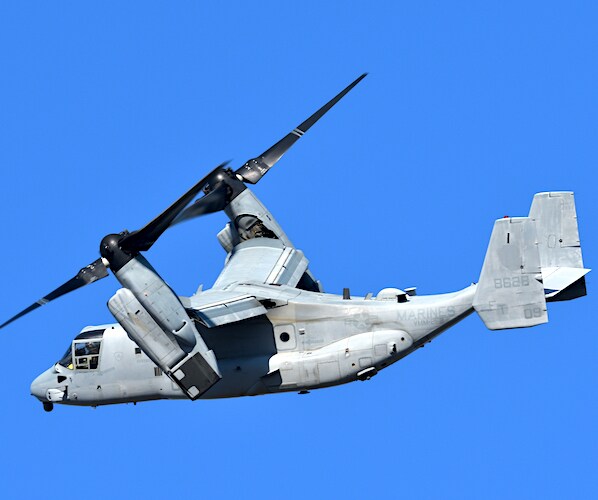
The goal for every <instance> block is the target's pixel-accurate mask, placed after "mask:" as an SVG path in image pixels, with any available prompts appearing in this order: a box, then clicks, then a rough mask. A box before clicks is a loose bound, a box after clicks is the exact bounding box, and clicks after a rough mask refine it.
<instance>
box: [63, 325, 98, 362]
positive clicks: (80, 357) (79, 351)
mask: <svg viewBox="0 0 598 500" xmlns="http://www.w3.org/2000/svg"><path fill="white" fill-rule="evenodd" d="M103 337H104V330H103V329H102V330H87V331H85V332H83V333H80V334H79V335H77V336H76V337H75V340H74V342H73V343H72V344H71V346H70V347H69V349H68V350H67V351H66V352H65V353H64V356H62V358H61V359H60V361H59V362H58V364H59V365H61V366H64V367H65V368H68V369H69V370H72V369H73V368H76V369H77V370H95V369H96V368H97V367H98V364H99V361H100V346H101V344H102V338H103ZM73 355H74V357H73Z"/></svg>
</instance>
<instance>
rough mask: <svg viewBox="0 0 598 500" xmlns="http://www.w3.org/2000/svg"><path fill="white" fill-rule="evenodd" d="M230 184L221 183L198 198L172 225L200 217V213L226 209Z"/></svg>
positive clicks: (204, 213)
mask: <svg viewBox="0 0 598 500" xmlns="http://www.w3.org/2000/svg"><path fill="white" fill-rule="evenodd" d="M227 192H228V186H227V185H226V184H225V183H221V184H219V185H218V186H217V187H216V188H214V190H213V191H210V192H209V193H208V194H206V195H205V196H204V197H202V198H200V199H199V200H197V201H196V202H195V203H193V204H192V205H191V206H189V207H187V208H186V209H185V210H183V211H182V212H181V213H180V214H179V216H178V217H177V218H176V219H175V220H174V221H173V222H172V224H171V225H172V226H174V225H175V224H178V223H179V222H183V221H186V220H188V219H193V218H194V217H199V216H200V215H206V214H211V213H214V212H220V210H224V209H225V208H226V206H227V205H228V199H227Z"/></svg>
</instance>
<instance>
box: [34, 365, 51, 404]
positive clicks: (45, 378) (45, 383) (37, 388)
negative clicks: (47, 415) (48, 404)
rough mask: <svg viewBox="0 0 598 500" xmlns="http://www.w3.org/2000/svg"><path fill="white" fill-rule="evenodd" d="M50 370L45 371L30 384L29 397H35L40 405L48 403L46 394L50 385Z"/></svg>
mask: <svg viewBox="0 0 598 500" xmlns="http://www.w3.org/2000/svg"><path fill="white" fill-rule="evenodd" d="M50 371H51V369H50V370H46V371H45V372H44V373H42V374H41V375H39V376H38V377H37V378H36V379H35V380H34V381H33V382H31V395H32V396H35V397H36V398H37V399H39V400H40V401H41V402H42V403H43V402H45V401H48V397H47V393H48V389H49V388H50V385H51V377H52V374H51V373H50Z"/></svg>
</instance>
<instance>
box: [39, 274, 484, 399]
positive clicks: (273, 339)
mask: <svg viewBox="0 0 598 500" xmlns="http://www.w3.org/2000/svg"><path fill="white" fill-rule="evenodd" d="M255 288H256V287H255V286H251V285H240V286H237V287H236V290H235V291H239V292H245V293H249V294H251V293H257V295H260V294H263V293H264V289H265V288H275V291H271V292H270V295H273V294H275V296H276V297H277V304H283V305H279V306H275V307H272V308H270V309H268V311H267V314H265V315H261V316H258V317H254V318H250V319H247V320H243V321H240V322H236V323H229V324H226V325H223V326H218V327H212V328H207V327H205V326H203V325H202V324H201V323H200V322H199V321H197V322H196V326H197V327H198V330H199V331H200V333H201V335H202V337H203V338H204V339H205V342H206V344H207V345H208V347H209V348H210V349H212V350H213V351H214V353H215V355H216V358H217V360H218V365H219V367H220V372H221V375H222V379H221V380H220V381H219V382H218V383H216V384H215V385H214V386H213V387H212V388H210V389H209V390H208V391H207V392H206V393H205V394H203V395H202V396H201V397H200V399H215V398H228V397H239V396H255V395H260V394H268V393H276V392H285V391H297V392H301V391H306V390H311V389H316V388H321V387H329V386H334V385H339V384H344V383H347V382H352V381H355V380H366V379H368V378H370V377H371V376H373V375H375V374H376V373H377V372H378V371H380V370H382V369H383V368H386V367H388V366H389V365H391V364H392V363H394V362H396V361H398V360H399V359H401V358H403V357H405V356H406V355H407V354H410V353H411V352H413V351H414V350H415V349H417V348H419V347H421V346H422V345H423V344H424V343H425V342H427V341H429V340H431V339H432V338H433V337H435V336H436V335H438V334H440V333H441V332H443V331H444V330H445V329H447V328H448V327H450V326H452V325H454V324H455V323H457V322H458V321H460V320H461V319H463V318H464V317H466V316H467V315H469V314H470V313H471V312H472V311H473V309H472V300H473V295H474V292H475V285H472V286H470V287H468V288H466V289H464V290H461V291H459V292H454V293H448V294H442V295H430V296H421V297H417V296H414V297H410V296H405V295H403V297H404V299H403V300H405V301H404V302H397V300H398V296H397V295H395V294H394V293H393V289H389V290H390V292H389V291H388V290H383V291H382V292H381V293H380V294H379V295H378V297H377V298H374V299H371V298H363V297H355V298H352V299H349V300H347V299H343V297H342V296H338V295H331V294H326V293H317V292H308V291H304V290H299V289H297V288H292V287H287V286H276V287H272V286H269V285H261V286H259V287H258V288H259V289H260V290H257V291H256V290H255ZM397 292H398V291H397ZM182 300H183V303H185V299H184V298H183V299H182ZM188 312H189V314H190V316H191V317H193V310H192V309H188ZM94 342H95V343H96V344H97V345H96V346H95V349H96V351H97V353H96V352H95V351H94V352H93V353H90V352H86V350H85V349H86V347H85V346H86V345H88V346H91V347H93V345H92V344H93V343H94ZM98 343H99V344H98ZM70 356H71V357H70V360H69V355H68V353H67V355H66V356H65V358H63V360H61V361H60V362H58V363H56V364H55V365H54V366H53V367H51V368H50V369H48V370H47V371H45V372H44V373H42V374H41V375H40V376H39V377H38V378H36V379H35V381H34V382H33V383H32V385H31V393H32V394H33V395H34V396H36V397H37V398H38V399H40V400H41V401H42V402H56V403H62V404H70V405H83V406H98V405H104V404H114V403H128V402H138V401H148V400H155V399H186V396H185V395H184V393H183V392H182V391H181V389H180V388H179V387H178V386H177V385H176V384H175V383H174V382H172V381H171V380H170V379H169V378H168V377H167V376H166V375H165V374H164V373H162V371H161V370H160V368H158V367H157V366H156V365H155V364H154V363H153V362H152V361H151V360H150V359H149V358H148V357H147V356H146V355H145V354H144V353H143V352H142V351H141V349H139V347H138V346H137V345H136V344H135V343H134V342H133V341H132V340H130V339H129V337H128V336H127V334H126V332H125V331H124V330H123V328H122V327H121V326H120V325H119V324H113V325H103V326H101V327H87V328H85V329H83V331H82V332H81V334H80V335H79V336H78V337H77V338H76V339H75V340H74V341H73V344H72V346H71V350H70ZM94 356H96V357H95V359H94ZM90 360H91V362H90ZM69 361H70V362H69Z"/></svg>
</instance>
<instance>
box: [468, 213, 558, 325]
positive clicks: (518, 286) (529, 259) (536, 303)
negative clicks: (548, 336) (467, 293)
mask: <svg viewBox="0 0 598 500" xmlns="http://www.w3.org/2000/svg"><path fill="white" fill-rule="evenodd" d="M539 279H541V268H540V255H539V252H538V247H537V245H536V229H535V225H534V222H533V220H532V219H530V218H529V217H513V218H505V219H499V220H497V221H496V222H495V223H494V229H493V230H492V236H491V237H490V244H489V245H488V250H487V252H486V258H485V259H484V265H483V267H482V273H481V275H480V281H479V283H478V286H477V289H476V293H475V296H474V299H473V307H474V309H475V310H476V311H477V312H478V314H479V315H480V317H481V318H482V321H483V322H484V323H485V324H486V326H487V327H488V328H489V329H490V330H503V329H505V328H523V327H527V326H535V325H539V324H541V323H546V322H548V314H547V312H546V299H545V298H544V287H543V286H542V284H541V283H540V282H539V281H538V280H539Z"/></svg>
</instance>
